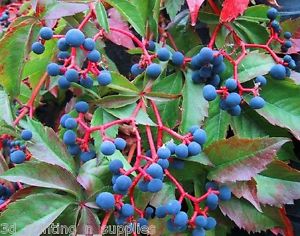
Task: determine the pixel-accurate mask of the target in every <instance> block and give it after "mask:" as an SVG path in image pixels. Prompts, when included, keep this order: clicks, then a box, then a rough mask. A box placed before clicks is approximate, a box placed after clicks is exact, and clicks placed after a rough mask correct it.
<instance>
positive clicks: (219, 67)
mask: <svg viewBox="0 0 300 236" xmlns="http://www.w3.org/2000/svg"><path fill="white" fill-rule="evenodd" d="M225 70H226V64H225V63H224V62H222V63H220V64H218V65H214V66H213V72H214V73H215V74H221V73H223V72H224V71H225Z"/></svg>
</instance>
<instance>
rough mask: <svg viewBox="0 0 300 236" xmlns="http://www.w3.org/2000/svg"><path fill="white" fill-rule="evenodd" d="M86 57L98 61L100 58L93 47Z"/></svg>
mask: <svg viewBox="0 0 300 236" xmlns="http://www.w3.org/2000/svg"><path fill="white" fill-rule="evenodd" d="M87 58H88V59H89V60H90V61H92V62H98V61H99V60H100V59H101V54H100V52H99V51H98V50H95V49H94V50H93V51H91V52H90V53H89V54H88V55H87Z"/></svg>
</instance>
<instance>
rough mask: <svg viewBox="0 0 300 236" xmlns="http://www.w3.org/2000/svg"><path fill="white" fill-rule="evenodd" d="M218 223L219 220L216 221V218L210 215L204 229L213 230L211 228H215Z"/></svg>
mask: <svg viewBox="0 0 300 236" xmlns="http://www.w3.org/2000/svg"><path fill="white" fill-rule="evenodd" d="M216 225H217V222H216V220H215V218H213V217H210V216H209V217H207V219H206V225H205V226H204V229H206V230H211V229H213V228H215V227H216Z"/></svg>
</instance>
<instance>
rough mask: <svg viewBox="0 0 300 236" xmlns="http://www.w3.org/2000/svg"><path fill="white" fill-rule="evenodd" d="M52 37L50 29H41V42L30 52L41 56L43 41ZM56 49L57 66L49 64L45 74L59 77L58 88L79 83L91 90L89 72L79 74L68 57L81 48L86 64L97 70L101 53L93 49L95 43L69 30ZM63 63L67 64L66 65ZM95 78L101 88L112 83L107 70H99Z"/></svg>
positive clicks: (91, 83) (77, 31) (92, 81)
mask: <svg viewBox="0 0 300 236" xmlns="http://www.w3.org/2000/svg"><path fill="white" fill-rule="evenodd" d="M53 35H54V33H53V31H52V29H51V28H49V27H43V28H42V29H41V30H40V32H39V36H40V38H41V39H42V40H41V41H38V42H35V43H33V44H32V51H33V52H34V53H36V54H42V53H43V52H44V51H45V46H44V41H45V40H50V39H52V38H53ZM57 47H58V49H59V50H60V51H59V53H58V54H57V57H58V64H57V63H50V64H49V65H48V67H47V72H48V74H49V75H50V76H60V77H59V79H58V86H59V87H60V88H61V89H68V88H70V86H71V84H72V83H79V84H80V85H82V86H83V87H85V88H92V87H93V84H94V80H93V79H92V77H91V76H90V75H89V74H88V72H90V71H85V73H81V71H80V70H78V68H77V67H75V66H74V65H71V62H72V60H71V58H70V57H71V56H72V55H71V53H72V52H70V51H72V48H74V49H75V50H76V49H77V48H81V49H82V50H84V51H86V52H87V61H88V63H92V64H94V65H95V66H96V67H97V69H98V66H97V63H98V62H99V61H100V60H101V53H100V52H99V51H98V50H96V49H95V47H96V43H95V41H94V40H93V39H92V38H86V37H85V35H84V34H83V33H82V32H81V31H80V30H79V29H70V30H69V31H68V32H67V33H66V35H65V37H63V38H60V39H59V40H58V41H57ZM65 62H68V63H67V64H66V63H65ZM99 69H100V68H99ZM93 74H94V73H93ZM96 76H97V81H98V83H99V85H101V86H106V85H108V84H110V83H111V82H112V77H111V74H110V72H109V71H107V70H101V71H100V72H99V74H97V75H96Z"/></svg>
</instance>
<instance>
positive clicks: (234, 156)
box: [205, 137, 288, 183]
mask: <svg viewBox="0 0 300 236" xmlns="http://www.w3.org/2000/svg"><path fill="white" fill-rule="evenodd" d="M287 141H288V139H285V138H262V139H239V138H236V137H233V138H230V139H226V140H221V141H218V142H215V143H213V144H212V145H210V146H209V147H208V148H207V149H205V153H206V154H207V156H208V158H209V159H210V161H211V162H212V163H213V164H214V165H215V167H214V168H212V169H211V170H210V172H209V174H208V178H209V179H211V180H216V181H218V182H222V183H224V182H236V181H243V180H250V179H251V178H252V177H254V176H255V175H256V174H258V173H260V172H261V171H263V170H264V169H266V166H267V165H268V164H269V163H271V162H272V161H273V160H274V158H275V156H276V152H277V151H278V150H279V149H280V147H281V146H282V145H283V144H284V143H286V142H287Z"/></svg>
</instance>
